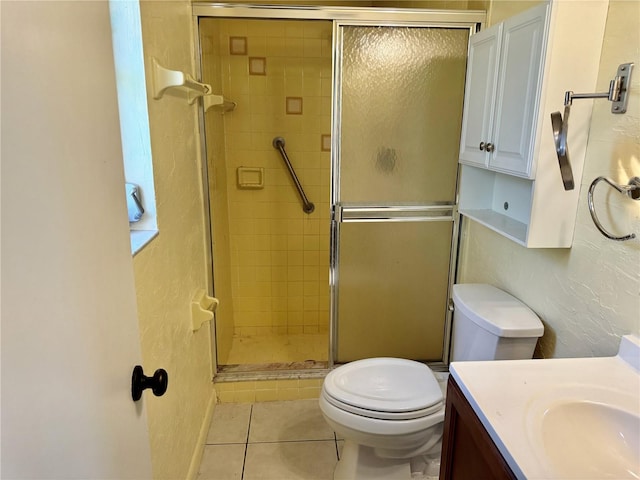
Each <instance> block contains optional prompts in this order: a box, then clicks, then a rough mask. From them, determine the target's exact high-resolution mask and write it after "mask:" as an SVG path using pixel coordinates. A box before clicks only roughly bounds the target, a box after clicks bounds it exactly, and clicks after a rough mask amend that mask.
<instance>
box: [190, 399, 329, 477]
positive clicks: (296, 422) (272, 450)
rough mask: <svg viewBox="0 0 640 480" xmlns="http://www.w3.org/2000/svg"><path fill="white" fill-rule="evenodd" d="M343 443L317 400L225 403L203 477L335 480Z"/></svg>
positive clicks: (218, 412) (214, 425) (202, 469)
mask: <svg viewBox="0 0 640 480" xmlns="http://www.w3.org/2000/svg"><path fill="white" fill-rule="evenodd" d="M341 448H342V441H340V440H337V439H336V435H335V434H334V432H333V431H332V430H331V428H330V427H329V426H328V425H327V423H326V422H325V421H324V418H322V413H321V412H320V407H319V406H318V400H317V399H312V400H294V401H284V402H265V403H254V404H250V403H227V404H224V403H223V404H219V405H216V408H215V410H214V413H213V420H212V421H211V428H210V429H209V435H208V437H207V444H206V446H205V449H204V455H203V458H202V463H201V465H200V472H199V474H198V480H331V479H332V478H333V469H334V468H335V465H336V463H337V461H338V455H339V452H340V449H341Z"/></svg>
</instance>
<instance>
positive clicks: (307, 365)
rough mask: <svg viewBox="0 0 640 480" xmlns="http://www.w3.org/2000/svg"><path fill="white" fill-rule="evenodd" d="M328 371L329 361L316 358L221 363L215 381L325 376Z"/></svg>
mask: <svg viewBox="0 0 640 480" xmlns="http://www.w3.org/2000/svg"><path fill="white" fill-rule="evenodd" d="M327 373H329V364H328V362H322V361H316V360H305V361H302V362H282V363H275V362H274V363H257V364H242V365H220V366H218V374H217V375H216V377H215V378H214V382H217V383H222V382H236V381H252V380H285V379H300V378H324V377H325V376H326V375H327Z"/></svg>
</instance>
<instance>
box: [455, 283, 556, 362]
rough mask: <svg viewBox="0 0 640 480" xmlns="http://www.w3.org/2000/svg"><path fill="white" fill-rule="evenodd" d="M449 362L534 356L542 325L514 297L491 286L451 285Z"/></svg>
mask: <svg viewBox="0 0 640 480" xmlns="http://www.w3.org/2000/svg"><path fill="white" fill-rule="evenodd" d="M453 304H454V313H453V334H452V348H451V359H450V360H451V361H452V362H453V361H456V362H457V361H465V360H518V359H527V358H532V357H533V351H534V349H535V347H536V342H537V341H538V337H541V336H542V333H543V332H544V326H543V325H542V322H541V321H540V319H539V318H538V316H537V315H536V314H535V313H533V311H532V310H531V309H530V308H529V307H527V306H526V305H525V304H524V303H522V302H521V301H520V300H518V299H517V298H515V297H513V296H511V295H509V294H508V293H507V292H505V291H503V290H500V289H499V288H496V287H494V286H492V285H486V284H481V283H469V284H458V285H454V286H453Z"/></svg>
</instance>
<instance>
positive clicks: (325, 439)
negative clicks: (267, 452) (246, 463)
mask: <svg viewBox="0 0 640 480" xmlns="http://www.w3.org/2000/svg"><path fill="white" fill-rule="evenodd" d="M332 441H334V439H333V438H322V439H317V438H316V439H313V440H263V441H261V442H251V443H249V445H266V444H269V443H307V442H332Z"/></svg>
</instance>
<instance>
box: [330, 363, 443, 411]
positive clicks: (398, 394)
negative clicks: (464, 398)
mask: <svg viewBox="0 0 640 480" xmlns="http://www.w3.org/2000/svg"><path fill="white" fill-rule="evenodd" d="M322 395H323V397H324V398H325V400H326V401H327V402H328V403H330V404H331V405H333V406H335V407H336V408H339V409H341V410H343V411H347V412H350V413H353V414H356V415H361V416H364V417H369V418H375V419H380V420H412V419H418V418H422V417H425V416H428V415H431V414H433V413H435V412H438V411H440V410H441V409H442V406H443V396H442V391H441V389H440V386H439V385H438V382H437V380H436V378H435V377H434V375H433V372H432V371H431V369H430V368H429V367H427V366H426V365H424V364H422V363H419V362H414V361H412V360H405V359H400V358H368V359H365V360H357V361H354V362H351V363H348V364H346V365H342V366H341V367H339V368H337V369H336V370H333V371H332V372H330V373H329V374H328V375H327V377H326V378H325V381H324V384H323V388H322Z"/></svg>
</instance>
